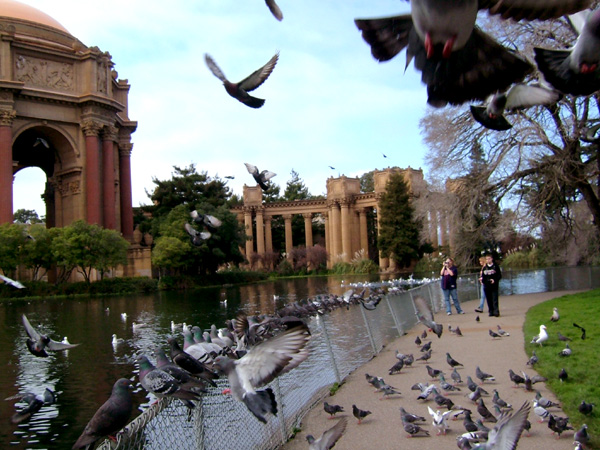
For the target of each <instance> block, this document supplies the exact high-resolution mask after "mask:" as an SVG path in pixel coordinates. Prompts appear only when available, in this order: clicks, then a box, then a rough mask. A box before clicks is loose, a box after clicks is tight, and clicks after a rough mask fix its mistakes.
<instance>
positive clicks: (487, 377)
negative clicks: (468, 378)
mask: <svg viewBox="0 0 600 450" xmlns="http://www.w3.org/2000/svg"><path fill="white" fill-rule="evenodd" d="M475 376H476V377H477V378H479V379H480V380H481V382H482V383H483V382H484V381H496V378H494V376H493V375H490V374H489V373H485V372H484V371H482V370H481V369H480V368H479V366H477V367H476V368H475Z"/></svg>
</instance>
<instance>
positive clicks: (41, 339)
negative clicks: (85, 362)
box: [23, 314, 79, 358]
mask: <svg viewBox="0 0 600 450" xmlns="http://www.w3.org/2000/svg"><path fill="white" fill-rule="evenodd" d="M23 325H24V326H25V331H27V335H28V336H29V338H28V339H27V342H26V344H27V349H28V350H29V352H30V353H31V354H32V355H34V356H37V357H40V358H45V357H47V356H48V353H46V350H52V351H53V352H55V351H59V350H68V349H70V348H75V347H77V346H78V345H79V344H63V343H62V342H58V341H55V340H53V339H50V338H49V337H48V336H46V335H44V334H40V333H39V332H38V331H37V330H36V329H35V328H33V327H32V326H31V324H30V323H29V320H27V316H26V315H25V314H23Z"/></svg>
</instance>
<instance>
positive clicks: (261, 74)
mask: <svg viewBox="0 0 600 450" xmlns="http://www.w3.org/2000/svg"><path fill="white" fill-rule="evenodd" d="M278 59H279V53H276V54H275V55H274V56H273V57H272V58H271V59H270V60H269V61H268V62H267V63H266V64H265V65H264V66H262V67H261V68H260V69H257V70H255V71H254V72H252V73H251V74H250V75H249V76H247V77H246V78H244V79H243V80H242V81H240V82H238V83H232V82H231V81H229V80H228V79H227V78H226V77H225V74H224V73H223V72H222V71H221V69H220V68H219V66H217V63H216V62H215V61H214V60H213V59H212V58H211V56H210V55H208V54H205V55H204V60H205V62H206V65H207V66H208V68H209V69H210V71H211V72H212V74H213V75H214V76H215V77H217V78H218V79H219V80H221V81H222V82H223V86H224V87H225V90H226V91H227V93H228V94H229V95H230V96H232V97H233V98H235V99H236V100H238V101H240V102H241V103H243V104H244V105H246V106H249V107H250V108H260V107H261V106H262V105H264V104H265V101H264V100H263V99H262V98H256V97H252V96H251V95H250V94H248V92H250V91H253V90H254V89H256V88H257V87H259V86H260V85H261V84H263V83H264V82H265V80H266V79H267V78H269V75H271V72H273V69H274V68H275V64H277V60H278Z"/></svg>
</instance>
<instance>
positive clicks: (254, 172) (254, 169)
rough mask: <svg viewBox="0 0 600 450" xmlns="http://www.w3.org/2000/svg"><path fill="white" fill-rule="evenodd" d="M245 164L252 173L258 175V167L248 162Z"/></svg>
mask: <svg viewBox="0 0 600 450" xmlns="http://www.w3.org/2000/svg"><path fill="white" fill-rule="evenodd" d="M244 165H245V166H246V170H248V173H249V174H250V175H258V167H256V166H253V165H252V164H248V163H244Z"/></svg>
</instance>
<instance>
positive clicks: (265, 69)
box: [238, 52, 279, 92]
mask: <svg viewBox="0 0 600 450" xmlns="http://www.w3.org/2000/svg"><path fill="white" fill-rule="evenodd" d="M278 59H279V52H277V53H275V55H274V56H273V57H272V58H271V59H270V60H269V62H268V63H266V64H265V65H264V66H262V67H261V68H260V69H258V70H255V71H254V72H252V74H251V75H250V76H248V77H246V78H244V79H243V80H242V81H240V82H239V83H238V86H239V87H240V89H243V90H244V91H246V92H250V91H253V90H254V89H256V88H257V87H259V86H260V85H261V84H263V83H264V82H265V80H266V79H267V78H269V75H271V72H273V69H274V68H275V64H277V60H278Z"/></svg>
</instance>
